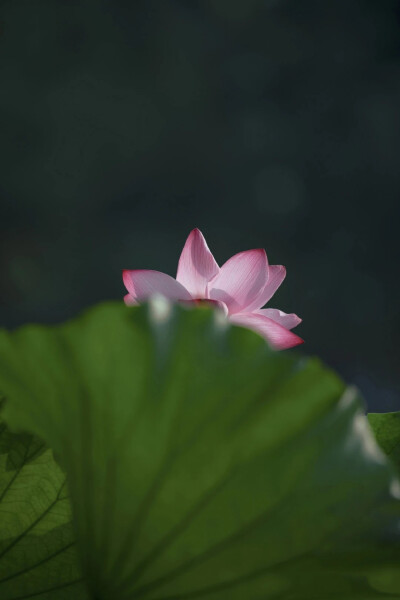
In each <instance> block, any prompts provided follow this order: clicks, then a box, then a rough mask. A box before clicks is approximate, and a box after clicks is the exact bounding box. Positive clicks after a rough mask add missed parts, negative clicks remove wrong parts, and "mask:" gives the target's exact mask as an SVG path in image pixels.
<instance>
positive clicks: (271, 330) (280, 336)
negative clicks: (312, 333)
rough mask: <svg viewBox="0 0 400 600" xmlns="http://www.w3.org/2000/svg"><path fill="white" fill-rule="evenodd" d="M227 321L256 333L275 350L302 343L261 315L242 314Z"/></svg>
mask: <svg viewBox="0 0 400 600" xmlns="http://www.w3.org/2000/svg"><path fill="white" fill-rule="evenodd" d="M229 320H230V321H231V322H232V323H234V324H235V325H240V326H242V327H247V328H248V329H252V330H253V331H256V332H257V333H259V334H260V335H261V336H262V337H263V338H265V339H266V340H267V342H268V343H269V344H270V345H271V346H272V347H273V348H275V349H276V350H286V349H287V348H293V347H294V346H298V345H299V344H303V343H304V340H302V339H301V338H300V337H299V336H298V335H296V334H295V333H292V332H291V331H289V330H288V329H285V327H283V326H282V325H279V323H276V322H275V321H273V320H272V319H269V318H268V317H264V316H262V315H258V314H255V313H242V314H237V315H232V316H230V317H229Z"/></svg>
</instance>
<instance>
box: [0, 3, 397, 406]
mask: <svg viewBox="0 0 400 600" xmlns="http://www.w3.org/2000/svg"><path fill="white" fill-rule="evenodd" d="M399 106H400V3H399V2H398V1H395V0H324V2H321V1H320V0H134V1H133V0H34V1H33V0H8V1H7V0H1V2H0V175H1V176H0V228H1V231H0V325H1V326H7V327H14V326H17V325H19V324H21V323H25V322H27V321H40V322H49V323H53V322H57V321H60V320H63V319H65V318H68V317H71V316H73V315H75V314H76V313H77V312H78V311H80V310H81V309H83V308H84V307H87V306H89V305H91V304H93V303H95V302H99V301H101V300H105V299H119V298H122V296H123V295H124V293H125V290H124V287H123V285H122V281H121V269H122V268H131V269H133V268H150V269H155V270H160V271H165V272H167V273H169V274H171V275H173V276H175V273H176V266H177V260H178V257H179V253H180V251H181V249H182V246H183V244H184V242H185V239H186V237H187V235H188V233H189V231H190V230H191V229H192V228H193V227H199V228H200V229H201V230H202V231H203V233H204V235H205V236H206V239H207V241H208V243H209V246H210V247H211V250H212V251H213V252H214V254H215V256H216V258H217V260H218V261H219V263H220V264H222V263H223V262H224V261H225V260H226V259H227V258H229V257H230V256H231V255H232V254H234V253H236V252H239V251H241V250H245V249H249V248H257V247H265V248H266V250H267V254H268V258H269V261H270V263H271V264H284V265H285V266H286V268H287V272H288V275H287V279H286V281H285V282H284V284H283V286H282V287H281V289H280V290H279V291H278V292H277V294H276V296H275V297H274V299H273V301H272V302H271V306H272V307H276V308H280V309H281V310H285V311H286V312H296V313H297V314H299V315H300V316H301V317H302V318H303V320H304V322H303V323H302V324H301V325H300V326H299V327H298V328H297V329H296V333H298V334H299V335H301V336H302V337H303V338H304V339H305V340H306V344H305V345H304V346H303V347H302V348H301V352H303V353H306V354H318V355H319V356H320V357H321V358H322V359H323V360H324V361H326V362H327V363H328V364H329V365H331V366H333V367H334V368H336V369H338V370H339V372H340V373H341V374H342V376H343V377H345V378H346V380H347V381H349V382H353V383H355V384H356V385H358V386H359V387H360V388H361V390H362V392H363V394H364V396H365V398H366V401H367V404H368V407H369V409H370V410H375V411H388V410H396V409H397V410H399V409H400V372H399V364H400V345H399V343H398V336H399V334H400V281H399V268H398V262H399V258H400V235H399V232H398V228H399V213H400V210H399V199H400V169H399V158H400V120H399Z"/></svg>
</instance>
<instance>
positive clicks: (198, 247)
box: [176, 229, 219, 298]
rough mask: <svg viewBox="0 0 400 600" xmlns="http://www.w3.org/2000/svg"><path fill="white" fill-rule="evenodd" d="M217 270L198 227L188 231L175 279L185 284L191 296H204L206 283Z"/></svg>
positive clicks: (217, 267)
mask: <svg viewBox="0 0 400 600" xmlns="http://www.w3.org/2000/svg"><path fill="white" fill-rule="evenodd" d="M218 271H219V266H218V265H217V263H216V261H215V259H214V257H213V255H212V254H211V252H210V250H209V248H208V246H207V242H206V240H205V239H204V236H203V234H202V233H201V231H200V230H199V229H193V231H191V232H190V234H189V237H188V239H187V240H186V243H185V246H184V248H183V250H182V253H181V256H180V259H179V264H178V273H177V275H176V280H177V281H179V283H181V284H182V285H184V286H185V288H186V289H187V290H189V292H190V293H191V295H192V296H193V298H205V297H206V288H207V283H208V282H209V281H210V279H212V278H213V277H214V275H216V274H217V273H218Z"/></svg>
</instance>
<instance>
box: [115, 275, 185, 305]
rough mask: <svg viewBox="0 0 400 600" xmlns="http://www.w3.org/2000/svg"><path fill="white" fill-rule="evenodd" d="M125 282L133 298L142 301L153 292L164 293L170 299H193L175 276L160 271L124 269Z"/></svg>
mask: <svg viewBox="0 0 400 600" xmlns="http://www.w3.org/2000/svg"><path fill="white" fill-rule="evenodd" d="M122 277H123V280H124V284H125V287H126V289H127V290H128V292H129V294H130V295H131V297H132V299H133V300H136V301H137V302H141V301H143V300H147V299H148V298H149V297H150V296H152V295H153V294H162V295H163V296H165V297H166V298H168V299H169V300H174V301H178V300H191V299H192V297H191V295H190V294H189V292H188V291H187V289H186V288H184V287H183V285H181V284H180V283H178V282H177V281H176V280H175V279H174V278H173V277H170V275H167V274H166V273H160V271H146V270H136V271H123V274H122Z"/></svg>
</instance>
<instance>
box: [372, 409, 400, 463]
mask: <svg viewBox="0 0 400 600" xmlns="http://www.w3.org/2000/svg"><path fill="white" fill-rule="evenodd" d="M368 420H369V423H370V425H371V427H372V430H373V432H374V434H375V437H376V439H377V441H378V443H379V445H380V446H381V448H382V449H383V451H384V452H385V454H387V456H390V458H391V460H392V461H393V462H394V463H395V465H397V467H398V468H399V469H400V412H391V413H369V415H368Z"/></svg>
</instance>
